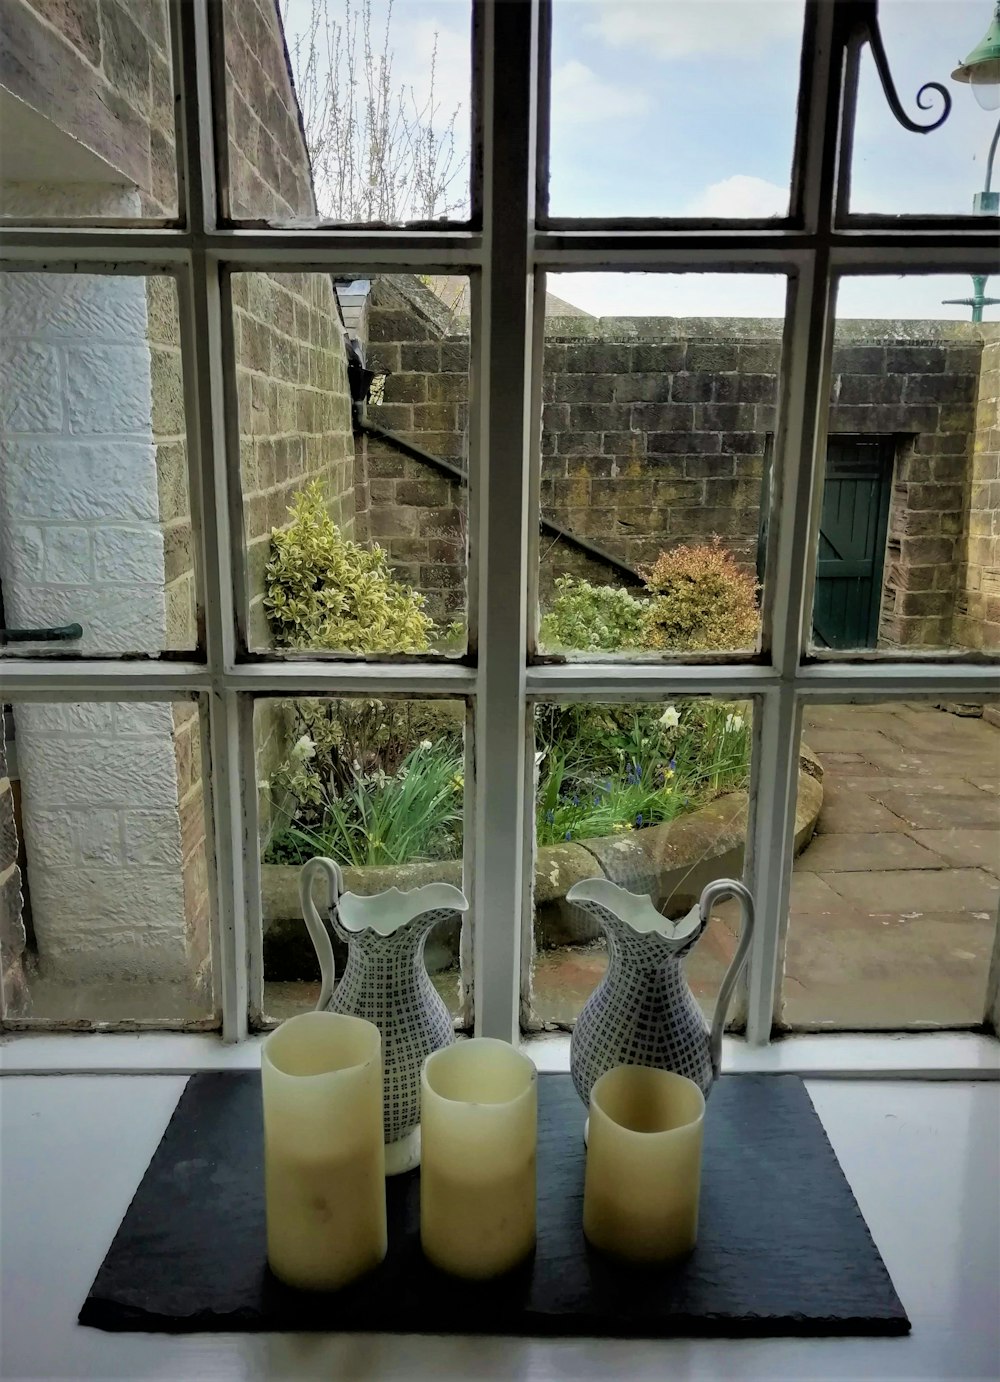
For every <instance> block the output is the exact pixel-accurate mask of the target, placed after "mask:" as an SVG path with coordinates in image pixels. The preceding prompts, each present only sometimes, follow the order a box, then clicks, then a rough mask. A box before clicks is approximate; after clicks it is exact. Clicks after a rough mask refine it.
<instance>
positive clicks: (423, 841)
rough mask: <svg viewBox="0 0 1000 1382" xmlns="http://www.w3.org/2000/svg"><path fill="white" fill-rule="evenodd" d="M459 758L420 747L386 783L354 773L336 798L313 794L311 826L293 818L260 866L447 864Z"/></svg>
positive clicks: (457, 825)
mask: <svg viewBox="0 0 1000 1382" xmlns="http://www.w3.org/2000/svg"><path fill="white" fill-rule="evenodd" d="M462 789H463V778H462V756H461V753H460V752H458V751H456V750H455V749H454V748H453V747H451V746H450V745H449V744H448V743H447V742H445V743H439V744H432V743H431V742H430V740H424V741H422V742H421V743H419V744H418V745H417V747H416V748H414V749H411V750H410V752H409V753H408V754H407V755H406V757H405V758H404V760H403V761H402V763H401V764H400V765H399V767H398V769H397V770H396V772H394V773H393V774H392V775H391V776H390V775H389V774H387V773H385V772H384V771H383V770H382V769H376V770H375V771H373V772H369V773H358V774H355V775H354V776H353V777H352V778H351V780H350V781H349V783H348V784H347V785H346V786H345V787H344V788H343V789H342V790H339V791H331V790H329V789H328V788H326V787H323V788H321V791H320V802H319V805H320V810H319V813H318V819H316V820H315V823H314V824H312V825H304V824H302V823H301V817H297V818H296V820H295V821H294V822H292V823H290V824H289V826H288V828H287V829H286V830H284V831H283V832H282V833H281V834H280V835H279V836H277V837H276V838H275V840H274V841H273V842H272V844H271V847H270V850H269V852H268V862H271V863H283V864H303V863H305V861H306V860H307V859H311V858H312V857H313V856H314V855H317V854H325V855H328V856H329V857H330V858H331V859H335V860H336V861H337V863H339V864H342V865H344V866H348V867H353V868H363V867H365V866H366V865H370V864H382V865H386V864H408V863H412V862H413V861H415V860H421V859H452V858H455V857H457V856H458V855H460V854H461V848H462Z"/></svg>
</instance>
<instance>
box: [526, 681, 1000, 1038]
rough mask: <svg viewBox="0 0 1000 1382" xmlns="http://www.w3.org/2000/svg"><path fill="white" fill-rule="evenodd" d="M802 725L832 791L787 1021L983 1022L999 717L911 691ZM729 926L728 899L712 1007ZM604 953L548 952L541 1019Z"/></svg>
mask: <svg viewBox="0 0 1000 1382" xmlns="http://www.w3.org/2000/svg"><path fill="white" fill-rule="evenodd" d="M803 734H804V738H805V742H806V743H807V744H808V745H809V747H810V748H811V749H812V750H813V751H814V752H815V753H816V754H817V756H818V757H819V759H820V761H821V762H822V764H823V768H824V771H825V776H824V781H823V786H824V797H823V809H822V812H821V813H820V817H819V822H818V827H817V833H816V835H815V836H814V837H813V840H812V842H811V843H810V844H809V845H808V846H807V848H806V849H805V850H804V851H803V853H802V854H801V855H800V856H799V857H798V859H796V861H795V870H794V876H793V879H792V896H791V908H790V919H789V929H788V945H787V953H786V973H785V982H784V995H785V1007H784V1014H783V1016H784V1021H785V1022H786V1023H788V1024H789V1025H791V1026H794V1027H800V1028H801V1027H812V1028H817V1027H845V1028H856V1029H877V1028H889V1029H892V1028H898V1027H904V1026H917V1025H941V1024H944V1025H950V1026H962V1025H966V1026H968V1025H974V1024H977V1023H979V1022H980V1021H981V1020H982V1014H983V1007H984V998H985V991H986V979H987V974H988V970H989V960H990V951H991V947H992V944H993V935H994V932H995V929H996V921H997V900H998V897H1000V728H998V727H997V726H996V725H994V724H991V723H989V722H988V721H987V720H985V719H978V718H970V717H965V716H959V715H955V714H951V713H949V712H946V711H941V710H937V709H935V708H934V707H933V706H931V705H929V704H927V703H922V702H909V703H905V704H902V703H898V704H897V703H893V704H881V705H877V706H830V705H826V706H818V707H816V708H815V709H813V710H810V711H808V712H807V714H806V716H805V723H804V730H803ZM734 922H735V916H734V914H733V913H731V912H729V911H727V910H725V909H723V912H722V915H721V916H719V917H718V918H717V920H716V921H715V922H714V924H713V926H712V928H710V930H709V931H708V932H707V933H706V935H705V936H704V937H703V939H702V941H701V943H700V944H699V946H698V949H697V950H696V951H695V952H694V954H693V956H692V958H691V960H690V961H689V965H688V971H689V979H690V981H691V985H692V988H693V989H694V991H695V993H696V994H697V995H698V997H699V998H700V999H702V1001H703V1003H704V1005H705V1007H706V1009H707V1010H709V1011H710V1010H711V1008H712V1004H713V1003H714V999H715V994H716V991H717V989H718V985H719V979H720V978H721V975H722V972H723V971H724V969H725V966H726V964H727V963H728V960H729V956H730V955H731V954H732V949H733V946H734V944H735V934H734ZM605 963H606V961H605V955H604V951H603V947H572V948H568V949H565V950H552V951H548V952H545V953H544V954H543V955H541V956H540V957H539V959H538V962H537V964H536V969H535V1004H536V1009H537V1011H538V1012H539V1014H540V1015H542V1016H544V1017H546V1018H548V1019H549V1020H550V1021H557V1022H570V1021H572V1019H573V1018H574V1017H575V1015H576V1013H577V1012H579V1009H580V1006H581V1004H582V1003H583V1002H584V1001H585V1000H586V997H587V995H588V994H589V992H590V991H591V989H592V988H593V986H594V984H595V983H596V982H597V980H598V979H599V978H600V976H601V974H603V972H604V969H605Z"/></svg>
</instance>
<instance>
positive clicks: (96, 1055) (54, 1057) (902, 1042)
mask: <svg viewBox="0 0 1000 1382" xmlns="http://www.w3.org/2000/svg"><path fill="white" fill-rule="evenodd" d="M262 1039H263V1038H262V1037H260V1036H256V1037H252V1038H251V1039H250V1040H248V1041H246V1042H243V1043H242V1044H240V1045H237V1046H227V1045H225V1044H224V1043H223V1042H222V1041H220V1039H219V1038H218V1037H217V1036H215V1035H210V1034H204V1033H185V1032H106V1033H86V1032H78V1033H59V1034H54V1033H41V1032H40V1033H9V1034H7V1035H6V1036H3V1037H0V1074H4V1075H63V1074H88V1073H91V1074H125V1075H140V1074H142V1075H148V1074H156V1075H188V1074H193V1073H194V1072H195V1071H197V1070H251V1069H256V1068H257V1067H258V1066H259V1065H260V1049H259V1048H260V1043H261V1041H262ZM522 1049H523V1050H525V1051H526V1052H527V1053H528V1054H529V1055H530V1056H531V1057H532V1059H533V1060H534V1061H535V1064H536V1065H537V1066H538V1068H539V1070H568V1069H569V1035H568V1034H567V1033H565V1032H557V1033H552V1034H551V1035H549V1034H545V1035H540V1036H536V1037H529V1038H526V1039H525V1041H524V1042H522ZM722 1068H723V1070H724V1071H727V1072H731V1073H734V1074H735V1073H742V1074H745V1073H749V1072H758V1071H759V1072H762V1073H766V1074H795V1075H802V1076H804V1077H807V1078H812V1079H836V1078H843V1079H920V1080H928V1079H932V1080H933V1079H937V1080H988V1079H1000V1041H998V1040H997V1039H996V1038H995V1037H992V1036H981V1035H978V1034H975V1033H971V1032H907V1033H898V1034H897V1033H884V1034H883V1033H876V1034H851V1033H830V1034H829V1035H826V1034H815V1035H802V1036H789V1037H784V1038H782V1039H781V1040H779V1041H775V1042H772V1044H771V1045H770V1046H748V1045H747V1043H746V1042H745V1041H742V1040H740V1039H739V1038H737V1037H726V1039H725V1042H724V1046H723V1057H722Z"/></svg>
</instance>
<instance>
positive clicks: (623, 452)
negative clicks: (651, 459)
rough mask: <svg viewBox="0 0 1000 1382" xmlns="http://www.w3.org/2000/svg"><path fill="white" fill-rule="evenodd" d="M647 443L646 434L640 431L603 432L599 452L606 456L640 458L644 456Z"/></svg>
mask: <svg viewBox="0 0 1000 1382" xmlns="http://www.w3.org/2000/svg"><path fill="white" fill-rule="evenodd" d="M647 441H648V438H647V436H646V433H645V432H642V431H634V432H605V433H604V435H603V436H602V437H601V451H602V453H603V454H604V455H606V456H621V457H624V458H628V459H636V458H641V457H643V456H644V455H645V454H646V445H647ZM626 463H627V461H626Z"/></svg>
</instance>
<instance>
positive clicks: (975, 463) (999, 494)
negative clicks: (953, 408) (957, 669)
mask: <svg viewBox="0 0 1000 1382" xmlns="http://www.w3.org/2000/svg"><path fill="white" fill-rule="evenodd" d="M964 557H965V560H964V565H963V574H962V581H961V585H962V588H963V589H964V590H965V591H966V602H965V605H964V607H962V608H960V611H959V613H958V614H957V615H956V620H955V629H956V633H955V637H956V641H957V642H958V643H959V645H960V646H961V647H965V648H990V649H996V648H1000V335H997V336H996V337H995V338H994V339H993V340H989V341H987V342H986V343H985V345H984V346H983V358H982V368H981V370H980V374H979V396H978V399H977V402H976V435H975V442H974V445H973V451H972V466H971V472H970V475H969V507H968V521H967V525H966V532H965V535H964Z"/></svg>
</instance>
